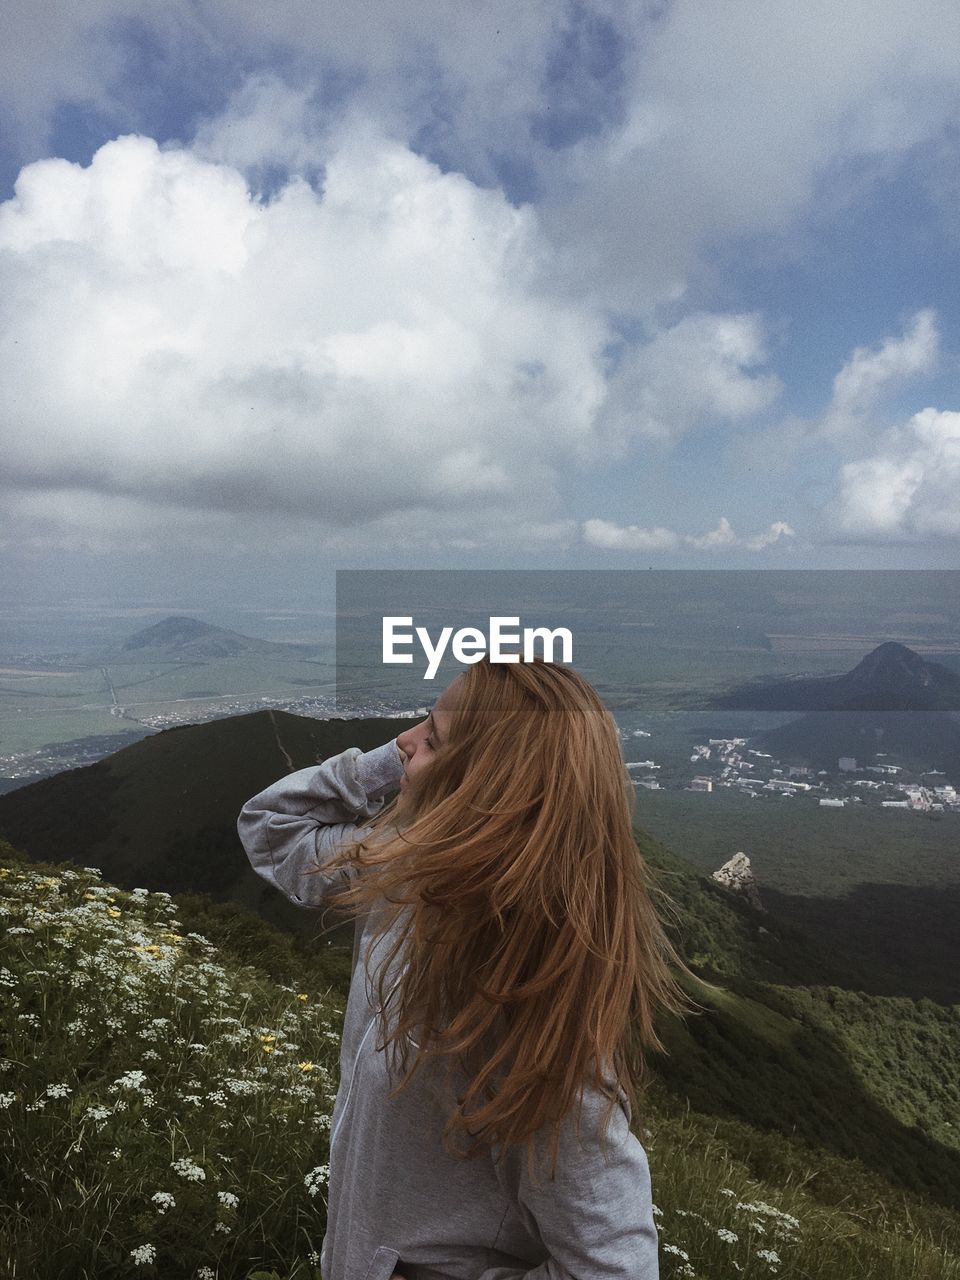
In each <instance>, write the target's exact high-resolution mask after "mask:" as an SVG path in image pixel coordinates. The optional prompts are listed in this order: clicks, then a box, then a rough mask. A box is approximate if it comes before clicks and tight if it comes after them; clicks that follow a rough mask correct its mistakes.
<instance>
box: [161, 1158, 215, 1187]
mask: <svg viewBox="0 0 960 1280" xmlns="http://www.w3.org/2000/svg"><path fill="white" fill-rule="evenodd" d="M170 1168H171V1169H172V1170H173V1171H174V1173H179V1175H180V1177H181V1178H186V1179H187V1181H188V1182H204V1181H206V1177H207V1175H206V1174H205V1173H204V1171H203V1170H202V1169H201V1168H200V1166H199V1165H198V1164H194V1163H193V1161H192V1160H187V1159H185V1158H184V1159H180V1160H172V1161H171V1162H170Z"/></svg>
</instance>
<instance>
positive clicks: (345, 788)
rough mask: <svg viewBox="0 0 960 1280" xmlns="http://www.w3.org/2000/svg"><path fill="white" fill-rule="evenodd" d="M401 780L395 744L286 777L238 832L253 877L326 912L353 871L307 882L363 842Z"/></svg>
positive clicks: (251, 807) (254, 802)
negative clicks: (352, 844)
mask: <svg viewBox="0 0 960 1280" xmlns="http://www.w3.org/2000/svg"><path fill="white" fill-rule="evenodd" d="M402 773H403V763H402V760H401V756H400V750H399V748H398V747H397V743H396V740H395V739H394V740H392V741H390V742H387V743H384V745H383V746H382V747H376V748H375V749H374V750H373V751H366V752H363V751H361V750H360V748H359V747H348V748H347V750H346V751H341V752H340V754H339V755H336V756H331V757H330V759H329V760H324V761H323V763H322V764H319V765H312V766H311V767H310V768H309V769H300V770H298V771H297V772H296V773H291V774H288V775H287V777H285V778H281V779H280V781H279V782H275V783H273V785H272V786H269V787H267V788H266V790H265V791H261V792H260V793H259V795H255V796H254V797H253V798H252V799H251V800H248V801H247V803H246V804H245V805H244V806H243V808H242V809H241V811H240V816H239V818H238V819H237V831H238V832H239V835H240V840H241V841H242V843H243V847H244V849H245V850H246V853H247V857H248V858H249V859H250V865H251V866H252V867H253V869H254V871H256V873H257V874H258V875H260V876H262V877H263V878H264V880H266V881H267V882H268V883H269V884H272V885H273V886H274V888H276V889H279V890H280V892H281V893H283V894H284V895H285V896H286V897H287V898H289V899H290V901H291V902H293V903H295V904H296V906H298V907H305V908H307V909H310V908H316V907H320V906H322V905H323V902H324V900H325V898H326V896H327V895H328V894H329V893H332V892H334V891H335V890H336V889H340V888H345V887H346V886H347V885H348V884H349V882H350V880H351V878H352V869H351V868H350V867H342V868H339V869H338V870H337V871H334V872H332V873H331V874H330V875H329V876H325V875H324V874H323V873H322V872H321V873H320V874H317V875H305V874H304V873H305V872H306V871H307V869H308V868H313V867H316V866H318V865H320V866H322V865H323V863H324V862H326V861H327V860H328V859H329V858H331V857H332V856H333V854H334V853H336V852H337V850H338V849H340V848H342V847H343V846H344V845H345V844H348V843H350V842H351V841H353V840H355V839H357V838H358V837H360V836H361V835H362V833H363V830H364V822H365V821H366V822H368V821H369V820H370V819H372V818H374V817H375V816H376V815H377V814H378V813H379V812H380V810H381V809H382V808H383V802H384V797H385V796H386V794H387V793H388V792H389V791H391V790H394V789H395V788H396V787H397V786H398V784H399V781H400V777H401V775H402Z"/></svg>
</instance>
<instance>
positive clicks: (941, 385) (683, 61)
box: [0, 0, 960, 592]
mask: <svg viewBox="0 0 960 1280" xmlns="http://www.w3.org/2000/svg"><path fill="white" fill-rule="evenodd" d="M958 67H960V7H958V6H957V5H956V3H955V0H911V3H909V4H908V3H906V0H847V2H846V3H844V4H842V5H838V4H837V3H836V2H835V0H808V2H807V3H805V4H803V5H797V4H795V3H792V2H791V3H788V0H726V2H725V3H724V4H709V3H704V2H703V0H700V3H691V2H689V0H651V2H650V3H644V2H643V0H630V2H629V3H626V2H625V0H586V2H584V3H565V2H564V0H523V2H522V3H517V0H502V2H501V0H478V3H475V4H471V5H465V4H455V3H452V2H451V0H392V2H391V3H386V2H384V3H373V2H372V0H350V2H349V3H344V2H343V0H323V2H322V3H321V2H320V0H272V3H271V4H269V5H265V6H264V5H256V4H254V3H252V0H164V3H163V4H156V3H146V2H145V0H82V3H79V4H72V5H65V4H61V3H55V2H54V0H11V3H10V4H8V5H7V6H6V9H5V39H4V41H3V43H2V46H0V112H2V128H0V201H2V203H0V358H2V371H3V376H2V379H0V423H2V430H3V435H4V444H3V460H4V466H3V468H2V472H3V481H2V522H0V556H2V566H3V567H4V570H5V572H6V573H8V574H9V575H10V578H9V581H11V582H12V583H14V584H15V585H16V587H17V589H21V588H23V587H24V585H25V584H33V585H34V586H35V587H37V589H39V588H40V587H41V586H42V588H43V589H44V590H54V589H65V586H66V585H67V584H72V585H74V586H78V587H83V586H84V585H89V586H90V587H91V589H92V588H94V587H101V586H103V584H106V583H109V582H114V583H122V584H124V589H125V590H130V589H132V588H133V586H134V585H135V584H137V583H139V584H141V586H142V587H143V589H144V591H146V592H149V591H150V590H161V589H162V590H171V589H174V588H176V589H178V590H181V591H186V590H187V589H188V588H189V586H190V584H193V586H194V587H195V588H197V589H199V590H201V591H209V590H211V589H212V584H220V585H221V586H223V589H224V590H228V589H229V591H234V592H235V591H237V590H240V589H242V584H243V583H244V582H249V581H251V580H259V581H260V583H261V585H263V584H264V583H265V581H266V579H269V581H270V582H271V583H272V584H274V585H276V584H282V585H283V590H289V589H290V588H291V585H292V584H295V583H297V582H298V581H302V580H303V575H304V574H305V573H309V572H311V571H312V567H314V566H319V565H322V566H324V568H325V569H329V568H332V567H357V566H364V565H371V566H373V565H376V566H379V567H388V566H390V565H392V564H396V565H397V566H403V567H444V568H453V567H463V568H475V567H598V568H599V567H603V568H634V567H646V566H647V565H650V564H652V565H654V566H656V567H662V568H680V567H690V568H709V567H713V568H732V567H752V568H764V567H769V568H773V567H777V568H783V567H798V568H800V567H823V568H841V567H847V568H854V567H864V568H872V567H878V566H880V565H882V564H889V565H894V566H903V567H911V568H924V567H930V568H933V567H944V566H947V567H949V566H953V565H954V564H956V563H957V560H958V551H960V497H958V495H960V376H958V375H960V361H958V356H960V323H958V321H960V315H958V311H960V290H958V281H960V274H958V268H960V73H958V71H957V68H958ZM224 584H226V585H224ZM264 589H266V588H264Z"/></svg>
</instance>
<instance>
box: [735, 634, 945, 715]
mask: <svg viewBox="0 0 960 1280" xmlns="http://www.w3.org/2000/svg"><path fill="white" fill-rule="evenodd" d="M715 705H716V706H720V707H726V708H730V709H733V708H742V709H750V710H762V711H958V710H960V675H957V673H956V672H955V671H951V670H950V669H949V668H948V667H945V666H943V664H942V663H939V662H928V661H927V660H926V659H925V658H923V657H921V656H920V654H919V653H917V652H915V650H913V649H909V648H908V647H907V646H906V645H905V644H900V643H899V642H898V641H896V640H885V641H884V642H883V643H882V644H878V645H877V647H876V648H875V649H871V650H870V652H869V653H868V654H867V655H866V656H865V657H864V658H862V659H861V660H860V661H859V662H858V663H857V665H856V666H855V667H852V668H851V669H850V670H849V671H847V672H844V674H843V675H839V676H806V677H799V678H797V677H794V678H792V679H789V680H777V681H772V682H767V683H763V684H752V685H742V686H741V687H740V688H738V689H734V690H733V691H732V692H731V693H730V694H728V695H726V696H724V697H721V698H719V699H717V700H716V702H715Z"/></svg>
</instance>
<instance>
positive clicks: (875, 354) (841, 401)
mask: <svg viewBox="0 0 960 1280" xmlns="http://www.w3.org/2000/svg"><path fill="white" fill-rule="evenodd" d="M939 354H940V335H939V332H938V330H937V317H936V313H935V312H934V311H933V310H931V309H929V308H928V309H925V310H923V311H918V312H917V313H916V314H915V315H914V316H913V317H912V319H911V320H910V322H909V324H908V326H907V328H906V330H905V332H904V334H903V336H902V337H901V338H884V340H883V342H882V343H881V344H880V346H879V347H878V348H876V349H875V350H871V349H870V348H869V347H857V348H856V349H855V350H854V352H853V354H852V355H851V357H850V359H849V360H848V361H847V363H846V364H845V365H844V366H843V368H842V369H841V370H840V371H839V373H838V374H837V376H836V377H835V378H834V380H833V396H832V398H831V401H830V404H829V406H828V408H827V410H826V412H825V414H824V416H823V418H822V420H821V422H820V424H819V430H820V433H821V434H823V435H827V436H842V435H844V434H846V433H847V432H849V431H851V430H852V429H855V428H856V427H857V426H859V425H860V424H861V422H862V421H863V419H864V418H865V416H866V415H867V414H869V412H870V411H871V410H872V409H873V408H874V407H875V406H876V404H877V403H878V402H879V400H880V399H881V397H882V396H883V394H884V393H886V392H889V391H891V390H893V389H895V388H896V387H898V386H899V385H900V384H901V383H903V382H905V381H906V380H908V379H909V378H912V377H916V376H917V375H918V374H922V373H930V372H931V371H932V370H933V369H934V368H935V367H936V363H937V359H938V357H939Z"/></svg>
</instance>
